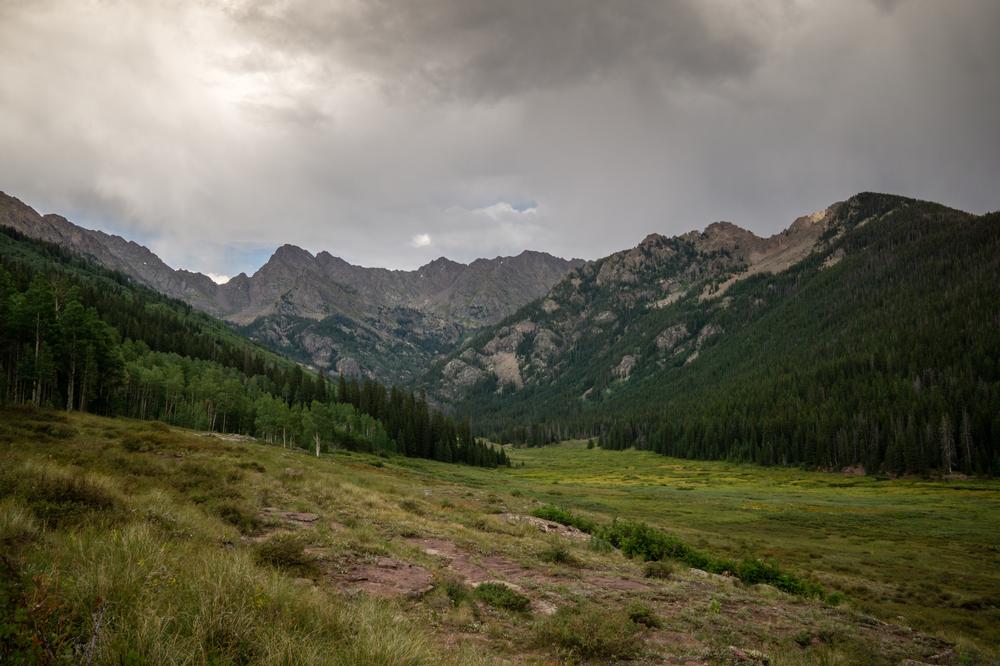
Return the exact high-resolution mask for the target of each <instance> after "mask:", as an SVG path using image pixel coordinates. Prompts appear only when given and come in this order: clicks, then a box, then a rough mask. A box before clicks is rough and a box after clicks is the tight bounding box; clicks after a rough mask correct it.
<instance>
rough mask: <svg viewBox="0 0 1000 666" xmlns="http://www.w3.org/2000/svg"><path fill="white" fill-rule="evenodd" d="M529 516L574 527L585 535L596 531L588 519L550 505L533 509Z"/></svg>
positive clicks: (593, 524)
mask: <svg viewBox="0 0 1000 666" xmlns="http://www.w3.org/2000/svg"><path fill="white" fill-rule="evenodd" d="M531 515H532V516H534V517H535V518H542V519H544V520H551V521H552V522H554V523H559V524H561V525H568V526H570V527H575V528H576V529H578V530H580V531H581V532H586V533H587V534H593V533H594V532H596V531H597V523H595V522H594V521H592V520H590V519H589V518H584V517H583V516H578V515H577V514H575V513H572V512H570V511H567V510H566V509H561V508H559V507H557V506H552V505H551V504H549V505H546V506H543V507H539V508H537V509H535V510H534V511H532V512H531Z"/></svg>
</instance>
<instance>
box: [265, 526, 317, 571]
mask: <svg viewBox="0 0 1000 666" xmlns="http://www.w3.org/2000/svg"><path fill="white" fill-rule="evenodd" d="M255 555H256V559H257V563H258V564H266V565H268V566H272V567H275V568H278V569H304V568H308V567H309V566H310V565H311V564H312V559H311V558H310V557H309V556H308V555H306V553H305V544H304V543H303V542H302V539H301V538H299V537H298V536H297V535H294V534H277V535H275V536H272V537H271V538H270V539H268V540H267V541H264V542H263V543H260V544H258V545H257V551H256V553H255Z"/></svg>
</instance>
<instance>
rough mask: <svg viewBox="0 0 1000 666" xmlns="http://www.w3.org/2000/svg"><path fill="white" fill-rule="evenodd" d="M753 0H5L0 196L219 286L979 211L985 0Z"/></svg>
mask: <svg viewBox="0 0 1000 666" xmlns="http://www.w3.org/2000/svg"><path fill="white" fill-rule="evenodd" d="M757 4H760V3H757ZM749 5H750V3H736V2H729V1H726V0H717V1H713V2H709V1H704V2H702V1H698V2H695V1H694V0H678V1H676V2H669V3H662V2H640V1H636V2H629V3H607V2H569V1H561V0H553V1H551V2H527V1H524V2H514V3H497V2H487V1H486V0H481V1H476V0H465V1H459V0H427V1H426V2H398V3H388V2H364V3H361V2H343V3H328V2H319V1H318V0H317V1H314V0H287V1H282V2H277V1H264V0H246V1H244V0H233V1H232V2H229V3H227V4H225V5H216V4H214V3H208V4H206V3H202V2H199V1H198V0H146V1H145V2H125V1H124V0H84V1H82V2H70V1H69V0H35V1H32V2H14V1H13V0H0V189H3V190H5V191H8V192H11V193H13V194H15V195H17V196H20V197H21V198H23V199H25V200H26V201H28V202H29V203H32V204H33V205H35V206H36V207H38V208H40V209H42V210H43V211H46V212H48V211H57V212H61V213H64V214H66V215H67V217H70V218H71V219H75V220H78V221H80V222H81V223H84V224H88V225H90V226H96V227H100V228H104V229H108V230H112V231H116V232H118V233H122V234H123V235H126V236H130V237H135V238H138V239H140V240H142V241H144V242H146V243H147V244H149V245H150V246H151V247H152V248H153V249H154V250H155V251H157V252H158V253H160V254H161V255H162V256H164V258H165V259H166V260H168V262H171V263H172V264H174V265H179V266H184V267H188V268H193V269H197V270H202V271H205V272H212V273H216V274H226V275H231V274H233V273H235V272H238V271H239V270H252V269H253V268H255V267H256V264H257V263H259V261H260V259H261V256H262V253H266V250H267V249H269V248H272V247H274V246H276V245H278V244H280V243H283V242H291V243H296V244H299V245H302V246H304V247H307V248H309V249H312V250H314V251H315V250H320V249H326V250H329V251H331V252H333V253H334V254H339V255H341V256H343V257H345V258H347V259H348V260H351V261H355V262H360V263H365V264H374V265H389V266H415V265H417V264H420V263H422V262H424V261H427V260H429V259H431V258H434V257H436V256H439V255H442V254H445V255H448V256H451V257H453V258H456V259H460V260H469V259H472V258H474V257H477V256H493V255H496V254H507V253H517V252H519V251H520V250H522V249H525V248H532V249H542V250H548V251H550V252H554V253H557V254H561V255H564V256H570V255H573V256H584V257H596V256H601V255H603V254H606V253H607V252H610V251H613V250H616V249H620V248H623V247H627V246H630V245H633V244H634V243H636V242H637V241H638V240H639V239H641V238H642V237H643V236H644V235H645V234H647V233H649V232H651V231H659V232H662V233H679V232H683V231H686V230H688V229H691V228H695V227H703V226H705V225H706V224H707V223H709V222H711V221H714V220H717V219H729V220H732V221H734V222H737V223H739V224H742V225H744V226H748V227H750V228H752V229H754V230H755V231H757V232H759V233H771V232H773V231H776V230H777V229H779V228H781V227H784V226H786V225H787V224H788V223H789V222H790V221H791V220H792V219H793V218H794V217H795V216H797V215H799V214H802V213H806V212H810V211H811V210H813V209H815V208H818V207H822V206H825V205H826V204H828V203H831V202H832V201H834V200H836V199H839V198H843V197H846V196H849V195H850V194H853V193H854V192H857V191H860V190H866V189H875V190H883V191H894V192H898V193H901V194H907V195H912V196H919V197H923V198H928V199H936V200H940V201H942V202H944V203H947V204H951V205H955V206H958V207H961V208H965V209H969V210H973V211H978V212H982V211H985V210H987V209H995V208H998V207H1000V206H998V194H997V189H996V184H997V183H998V182H1000V157H998V155H1000V151H998V150H997V149H998V148H1000V136H998V135H1000V129H998V127H997V123H996V121H995V117H996V115H997V112H998V110H1000V77H998V76H997V75H996V73H995V64H994V63H996V62H998V61H1000V52H998V51H1000V47H998V46H997V45H996V40H995V39H994V35H993V34H992V32H993V27H994V26H996V25H1000V4H998V3H995V2H992V1H991V0H982V1H978V0H956V2H953V3H948V4H947V6H945V5H944V4H942V3H938V2H935V1H934V0H898V1H894V2H886V1H885V0H872V1H871V2H863V1H862V0H853V1H851V2H843V3H823V2H811V1H806V0H776V1H775V2H773V3H770V4H768V5H766V6H763V8H762V7H757V6H755V7H750V6H749ZM424 237H426V239H425V238H424ZM415 238H420V239H421V240H420V242H414V239H415ZM234 239H238V241H239V242H236V241H235V240H234ZM425 240H426V241H428V242H425Z"/></svg>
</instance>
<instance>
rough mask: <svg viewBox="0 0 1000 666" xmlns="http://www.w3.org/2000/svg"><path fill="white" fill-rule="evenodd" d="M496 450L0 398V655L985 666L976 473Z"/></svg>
mask: <svg viewBox="0 0 1000 666" xmlns="http://www.w3.org/2000/svg"><path fill="white" fill-rule="evenodd" d="M512 456H513V458H514V460H515V467H514V468H512V469H500V470H485V469H478V468H470V467H463V466H457V465H446V464H441V463H433V462H430V461H423V460H415V459H405V458H379V457H375V456H367V455H358V454H350V453H346V452H342V453H336V454H333V455H325V456H323V457H322V458H321V459H319V460H317V459H316V458H314V457H311V456H309V455H308V454H307V453H305V452H302V451H293V450H286V449H282V448H279V447H274V446H266V445H262V444H259V443H257V442H254V441H252V440H244V439H239V438H233V437H227V438H221V437H218V436H212V435H206V434H199V433H193V432H189V431H183V430H178V429H174V428H169V427H167V426H164V425H163V424H158V423H143V422H136V421H129V420H125V419H114V420H109V419H101V418H98V417H93V416H88V415H76V414H74V415H65V414H62V413H56V412H46V411H31V410H27V411H25V410H13V411H0V545H2V551H3V554H4V557H3V566H4V567H5V571H4V576H3V585H2V587H0V612H2V613H3V615H2V617H0V628H2V629H3V631H2V632H0V641H2V643H0V646H2V647H3V649H4V650H6V651H7V652H8V653H9V655H13V654H15V651H20V655H21V656H22V657H24V659H25V661H27V662H29V663H30V662H31V660H32V659H36V660H42V661H48V662H52V663H58V662H68V663H95V664H98V663H129V664H139V663H156V664H159V663H274V664H277V663H282V664H289V663H331V664H424V663H426V664H470V663H471V664H476V663H484V664H485V663H529V664H531V663H534V664H549V663H563V662H569V663H572V662H577V661H587V660H589V661H591V662H594V663H607V662H609V661H614V660H619V659H629V660H633V661H635V662H637V663H677V664H714V663H764V657H765V656H766V657H767V658H769V659H770V661H771V663H778V664H783V663H789V664H812V663H845V664H847V663H875V664H877V663H885V664H898V663H901V662H903V661H904V660H905V659H914V660H917V661H921V662H928V663H941V664H958V663H994V661H995V660H996V658H997V653H996V652H995V651H994V648H993V646H995V645H996V644H997V641H998V635H997V627H998V625H1000V622H998V619H1000V618H998V611H997V607H998V603H1000V602H998V596H1000V579H998V574H997V570H998V567H997V564H1000V537H998V535H1000V529H998V527H1000V525H998V524H997V523H998V521H1000V511H998V509H1000V484H998V483H995V482H983V481H963V482H951V483H948V484H937V483H927V482H920V481H907V480H902V481H875V480H873V479H867V478H855V477H850V478H847V477H841V476H838V475H829V474H811V473H803V472H801V471H796V470H774V469H761V468H754V467H743V466H733V465H725V464H719V463H698V462H690V461H678V460H672V459H667V458H662V457H658V456H655V455H653V454H648V453H638V452H632V451H626V452H605V451H601V450H597V449H595V450H589V449H587V448H586V447H585V446H584V444H583V443H582V442H570V443H565V444H562V445H559V446H554V447H549V448H545V449H528V450H515V451H513V452H512ZM522 463H523V466H522ZM547 504H554V505H557V506H561V507H565V508H568V509H571V510H573V511H576V512H579V513H581V514H583V515H585V516H586V517H588V518H590V519H592V520H595V521H597V522H600V523H607V522H610V521H611V520H612V519H613V518H614V517H616V516H620V517H623V518H629V519H638V520H644V521H647V522H649V523H651V524H653V525H656V526H658V527H660V528H663V529H665V530H668V531H669V532H671V533H673V534H676V535H678V536H680V537H682V538H683V539H685V540H686V541H687V542H688V543H690V544H692V545H696V546H698V547H700V548H702V549H703V550H706V551H708V552H711V553H713V554H719V555H727V556H733V557H739V556H743V555H746V554H750V555H753V556H764V557H772V558H773V559H774V560H775V561H777V562H778V563H780V564H781V565H782V566H783V567H784V568H786V569H788V570H790V571H792V572H793V573H796V574H797V575H800V576H804V577H812V578H814V579H816V580H818V581H819V582H821V583H823V585H824V586H825V587H826V588H827V590H828V591H840V592H842V593H843V595H844V596H845V599H846V600H845V601H844V602H843V603H839V604H837V605H831V604H830V603H824V602H821V601H818V600H812V599H804V598H799V597H793V596H789V595H786V594H784V593H782V592H779V591H778V590H775V589H774V588H771V587H769V586H765V585H757V586H747V585H744V584H742V583H739V582H738V581H736V580H735V579H734V578H731V577H728V576H718V575H713V574H707V573H704V572H701V571H698V570H695V569H687V568H685V567H682V566H680V565H672V566H670V565H668V566H666V567H662V568H660V569H659V570H656V571H647V570H646V569H645V568H644V566H643V564H642V563H640V562H636V561H632V560H629V559H627V558H625V557H623V556H622V555H621V554H620V553H618V552H617V551H613V550H609V549H607V548H600V547H597V546H600V544H595V543H593V542H592V541H591V539H590V537H588V536H587V535H585V534H582V533H580V532H578V531H576V530H573V529H570V528H564V527H560V526H556V525H554V524H550V523H547V522H545V521H541V520H538V519H534V518H532V517H531V516H530V514H531V513H532V512H533V511H534V510H536V509H537V508H539V507H541V506H543V505H547ZM647 573H656V574H658V575H659V576H662V577H648V576H647V575H645V574H647ZM483 583H503V584H506V585H496V584H494V585H489V584H487V585H483ZM911 627H912V628H911ZM9 655H8V656H9ZM10 661H11V663H17V662H16V659H13V658H12V659H10Z"/></svg>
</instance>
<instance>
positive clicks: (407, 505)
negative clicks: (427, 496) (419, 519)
mask: <svg viewBox="0 0 1000 666" xmlns="http://www.w3.org/2000/svg"><path fill="white" fill-rule="evenodd" d="M399 508H401V509H402V510H403V511H409V512H410V513H415V514H417V515H418V516H422V515H424V513H426V512H425V511H424V507H423V506H421V504H420V502H418V501H416V500H412V499H405V500H403V501H402V502H400V503H399Z"/></svg>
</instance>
